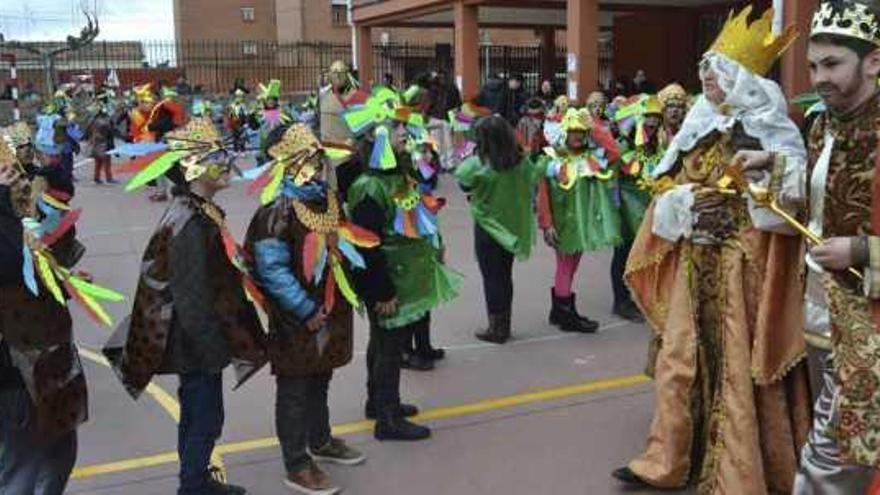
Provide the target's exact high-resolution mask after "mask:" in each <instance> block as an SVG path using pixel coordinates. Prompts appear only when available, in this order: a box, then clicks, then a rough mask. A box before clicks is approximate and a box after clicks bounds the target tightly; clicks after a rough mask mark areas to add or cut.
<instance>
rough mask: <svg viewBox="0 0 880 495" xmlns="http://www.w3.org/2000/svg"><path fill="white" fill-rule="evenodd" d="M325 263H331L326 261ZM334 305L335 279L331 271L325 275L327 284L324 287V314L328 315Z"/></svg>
mask: <svg viewBox="0 0 880 495" xmlns="http://www.w3.org/2000/svg"><path fill="white" fill-rule="evenodd" d="M327 263H328V264H330V263H332V261H331V260H327ZM335 304H336V277H335V276H334V275H333V269H332V268H331V269H330V271H329V272H328V273H327V283H326V284H325V285H324V312H325V313H327V314H330V312H331V311H333V306H334V305H335Z"/></svg>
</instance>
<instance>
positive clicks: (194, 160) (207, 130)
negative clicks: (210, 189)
mask: <svg viewBox="0 0 880 495" xmlns="http://www.w3.org/2000/svg"><path fill="white" fill-rule="evenodd" d="M165 140H166V141H168V146H169V148H170V149H171V150H172V151H182V152H185V156H183V157H181V158H180V165H181V166H182V167H183V169H184V178H185V179H186V181H187V182H192V181H194V180H195V179H197V178H199V177H201V176H202V174H204V173H205V172H206V171H207V170H208V166H209V164H206V163H202V162H203V161H204V160H205V158H207V157H208V155H210V154H211V153H213V152H215V151H222V150H223V149H224V148H223V138H222V137H221V136H220V133H219V132H218V131H217V128H216V127H214V124H213V123H212V122H211V120H210V119H208V118H205V117H196V118H192V119H190V120H189V122H187V123H186V125H184V126H183V127H180V128H178V129H175V130H173V131H171V132H169V133H168V134H166V135H165Z"/></svg>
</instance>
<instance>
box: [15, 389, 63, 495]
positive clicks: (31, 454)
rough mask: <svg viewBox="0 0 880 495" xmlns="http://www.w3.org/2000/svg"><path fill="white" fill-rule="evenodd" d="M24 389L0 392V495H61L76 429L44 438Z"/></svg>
mask: <svg viewBox="0 0 880 495" xmlns="http://www.w3.org/2000/svg"><path fill="white" fill-rule="evenodd" d="M32 416H33V405H32V404H31V400H30V396H29V395H28V393H27V391H26V390H25V389H3V390H0V495H24V494H26V495H61V493H63V492H64V487H65V485H67V479H68V478H69V477H70V472H71V471H72V470H73V465H74V463H75V462H76V447H77V441H76V430H72V431H70V432H66V433H63V434H61V435H52V436H48V435H44V434H42V433H40V432H39V431H37V429H36V427H35V425H34V424H33V422H32V421H31V420H30V418H31V417H32Z"/></svg>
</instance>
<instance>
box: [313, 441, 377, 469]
mask: <svg viewBox="0 0 880 495" xmlns="http://www.w3.org/2000/svg"><path fill="white" fill-rule="evenodd" d="M311 454H312V459H314V460H316V461H322V462H332V463H333V464H342V465H345V466H356V465H358V464H362V463H363V462H364V461H366V460H367V456H365V455H364V454H363V453H361V452H360V451H358V450H356V449H354V448H352V447H349V446H348V445H347V444H346V443H345V441H343V440H341V439H339V438H332V437H331V438H330V440H329V441H328V442H327V444H326V445H324V446H323V447H321V448H319V449H315V450H313V451H312V452H311Z"/></svg>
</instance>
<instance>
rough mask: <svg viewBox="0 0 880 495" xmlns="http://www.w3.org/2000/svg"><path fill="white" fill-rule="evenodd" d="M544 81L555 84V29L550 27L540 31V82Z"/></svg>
mask: <svg viewBox="0 0 880 495" xmlns="http://www.w3.org/2000/svg"><path fill="white" fill-rule="evenodd" d="M545 79H549V80H550V81H552V82H553V83H554V84H555V83H556V29H555V28H552V27H545V28H542V29H541V81H544V80H545ZM541 81H538V84H539V85H540V83H541Z"/></svg>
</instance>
